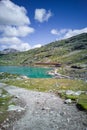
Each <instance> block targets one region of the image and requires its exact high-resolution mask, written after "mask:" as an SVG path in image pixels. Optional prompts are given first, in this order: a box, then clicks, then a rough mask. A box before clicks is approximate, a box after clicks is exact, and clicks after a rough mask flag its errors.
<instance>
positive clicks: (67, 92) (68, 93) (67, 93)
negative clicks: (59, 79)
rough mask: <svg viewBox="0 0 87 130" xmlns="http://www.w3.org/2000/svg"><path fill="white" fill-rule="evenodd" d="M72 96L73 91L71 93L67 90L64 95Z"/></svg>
mask: <svg viewBox="0 0 87 130" xmlns="http://www.w3.org/2000/svg"><path fill="white" fill-rule="evenodd" d="M73 94H74V91H72V90H67V91H66V95H73Z"/></svg>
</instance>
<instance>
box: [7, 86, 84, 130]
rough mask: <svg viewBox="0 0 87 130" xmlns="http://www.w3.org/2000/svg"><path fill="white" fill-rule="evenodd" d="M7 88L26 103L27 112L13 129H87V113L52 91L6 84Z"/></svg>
mask: <svg viewBox="0 0 87 130" xmlns="http://www.w3.org/2000/svg"><path fill="white" fill-rule="evenodd" d="M5 89H6V90H7V91H8V92H9V93H11V94H12V95H16V96H18V97H19V98H21V99H22V100H23V101H24V102H25V103H26V112H25V114H24V115H23V116H22V118H21V119H19V120H18V121H16V122H15V123H14V125H13V128H12V129H11V130H87V114H86V113H85V112H82V111H79V110H78V109H77V108H76V107H75V105H74V104H73V105H67V104H64V103H63V100H62V99H60V98H59V97H57V96H55V95H54V94H51V93H42V92H35V91H29V90H26V89H22V88H18V87H14V86H6V87H5Z"/></svg>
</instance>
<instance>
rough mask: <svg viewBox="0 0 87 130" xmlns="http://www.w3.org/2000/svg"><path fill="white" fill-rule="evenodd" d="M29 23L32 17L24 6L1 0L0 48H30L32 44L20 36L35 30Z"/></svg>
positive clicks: (22, 49)
mask: <svg viewBox="0 0 87 130" xmlns="http://www.w3.org/2000/svg"><path fill="white" fill-rule="evenodd" d="M29 25H30V19H29V17H28V16H27V10H26V9H25V8H24V7H22V6H18V5H16V4H14V3H13V2H11V1H10V0H0V35H1V38H0V49H5V48H15V49H18V50H20V51H24V50H25V51H26V50H29V49H30V48H31V46H30V45H29V44H28V43H26V42H24V41H22V40H21V39H19V38H18V37H25V36H27V35H28V34H31V33H33V32H34V31H35V30H34V28H32V27H29Z"/></svg>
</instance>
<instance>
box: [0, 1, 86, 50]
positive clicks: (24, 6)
mask: <svg viewBox="0 0 87 130" xmlns="http://www.w3.org/2000/svg"><path fill="white" fill-rule="evenodd" d="M84 32H87V0H46V1H42V0H1V1H0V50H2V49H5V48H8V47H10V48H15V49H18V50H23V51H24V50H28V49H32V48H35V47H40V46H42V45H45V44H47V43H50V42H52V41H55V40H60V39H66V38H69V37H71V36H74V35H77V34H80V33H84Z"/></svg>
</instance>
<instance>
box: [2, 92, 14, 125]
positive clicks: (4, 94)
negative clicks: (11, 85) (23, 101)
mask: <svg viewBox="0 0 87 130" xmlns="http://www.w3.org/2000/svg"><path fill="white" fill-rule="evenodd" d="M11 99H12V96H10V95H9V94H8V93H7V91H6V90H4V89H2V94H1V96H0V112H1V113H0V123H2V122H3V121H4V120H5V119H6V118H7V116H8V114H9V113H8V111H7V109H8V105H10V104H9V102H10V101H11Z"/></svg>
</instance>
